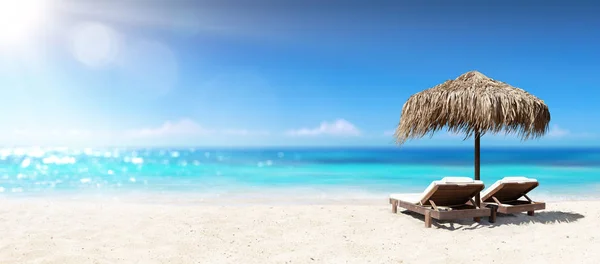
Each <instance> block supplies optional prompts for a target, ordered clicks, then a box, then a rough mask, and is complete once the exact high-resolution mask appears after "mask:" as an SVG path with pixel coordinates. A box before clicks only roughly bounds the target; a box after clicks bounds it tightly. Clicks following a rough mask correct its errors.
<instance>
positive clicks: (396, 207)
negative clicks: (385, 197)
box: [392, 200, 398, 214]
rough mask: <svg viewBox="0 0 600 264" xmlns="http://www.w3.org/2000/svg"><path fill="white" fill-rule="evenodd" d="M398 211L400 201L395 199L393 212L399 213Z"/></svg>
mask: <svg viewBox="0 0 600 264" xmlns="http://www.w3.org/2000/svg"><path fill="white" fill-rule="evenodd" d="M397 212H398V201H396V200H394V201H392V213H394V214H395V213H397Z"/></svg>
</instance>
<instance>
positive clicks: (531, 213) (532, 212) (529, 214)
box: [527, 211, 535, 216]
mask: <svg viewBox="0 0 600 264" xmlns="http://www.w3.org/2000/svg"><path fill="white" fill-rule="evenodd" d="M534 214H535V213H534V211H527V215H528V216H533V215H534Z"/></svg>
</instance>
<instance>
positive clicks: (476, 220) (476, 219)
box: [473, 217, 481, 222]
mask: <svg viewBox="0 0 600 264" xmlns="http://www.w3.org/2000/svg"><path fill="white" fill-rule="evenodd" d="M473 221H475V222H479V221H481V217H473Z"/></svg>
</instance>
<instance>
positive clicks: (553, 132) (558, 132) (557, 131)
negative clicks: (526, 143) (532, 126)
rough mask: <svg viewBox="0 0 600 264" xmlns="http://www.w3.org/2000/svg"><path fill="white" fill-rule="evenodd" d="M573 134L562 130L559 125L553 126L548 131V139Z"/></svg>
mask: <svg viewBox="0 0 600 264" xmlns="http://www.w3.org/2000/svg"><path fill="white" fill-rule="evenodd" d="M569 134H571V132H570V131H569V130H566V129H562V128H560V127H559V126H558V125H553V126H552V128H550V130H549V131H548V137H553V138H560V137H564V136H567V135H569Z"/></svg>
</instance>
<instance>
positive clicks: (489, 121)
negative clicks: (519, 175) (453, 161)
mask: <svg viewBox="0 0 600 264" xmlns="http://www.w3.org/2000/svg"><path fill="white" fill-rule="evenodd" d="M548 123H550V111H549V110H548V106H546V104H545V103H544V101H542V100H540V99H539V98H537V97H535V96H533V95H531V94H529V93H528V92H526V91H524V90H523V89H519V88H516V87H513V86H510V85H508V84H506V83H503V82H500V81H496V80H493V79H491V78H489V77H487V76H485V75H483V74H481V73H480V72H477V71H470V72H467V73H465V74H463V75H461V76H459V77H458V78H456V79H455V80H448V81H446V82H444V83H442V84H439V85H437V86H435V87H433V88H430V89H427V90H425V91H422V92H420V93H416V94H414V95H412V96H411V97H410V98H408V101H406V103H404V106H403V107H402V115H401V117H400V124H399V125H398V128H396V132H395V133H394V136H395V138H396V143H398V144H400V145H402V144H403V143H404V142H406V141H407V140H408V139H412V138H420V137H423V136H425V135H427V134H429V135H430V136H433V134H434V133H435V132H436V131H439V130H441V129H442V128H443V127H447V128H448V131H450V132H453V133H464V134H465V138H464V139H465V140H466V139H468V138H469V137H471V136H474V138H475V180H479V179H480V178H479V176H480V175H479V165H480V154H479V153H480V148H479V142H480V137H481V136H483V135H485V134H486V133H488V132H491V133H494V134H495V133H498V132H501V131H505V132H506V133H514V134H517V135H518V136H519V137H520V138H521V139H522V140H527V139H533V138H538V137H541V136H542V135H544V134H545V133H546V132H547V131H548ZM476 203H477V205H479V203H480V201H479V194H478V195H477V197H476Z"/></svg>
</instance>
